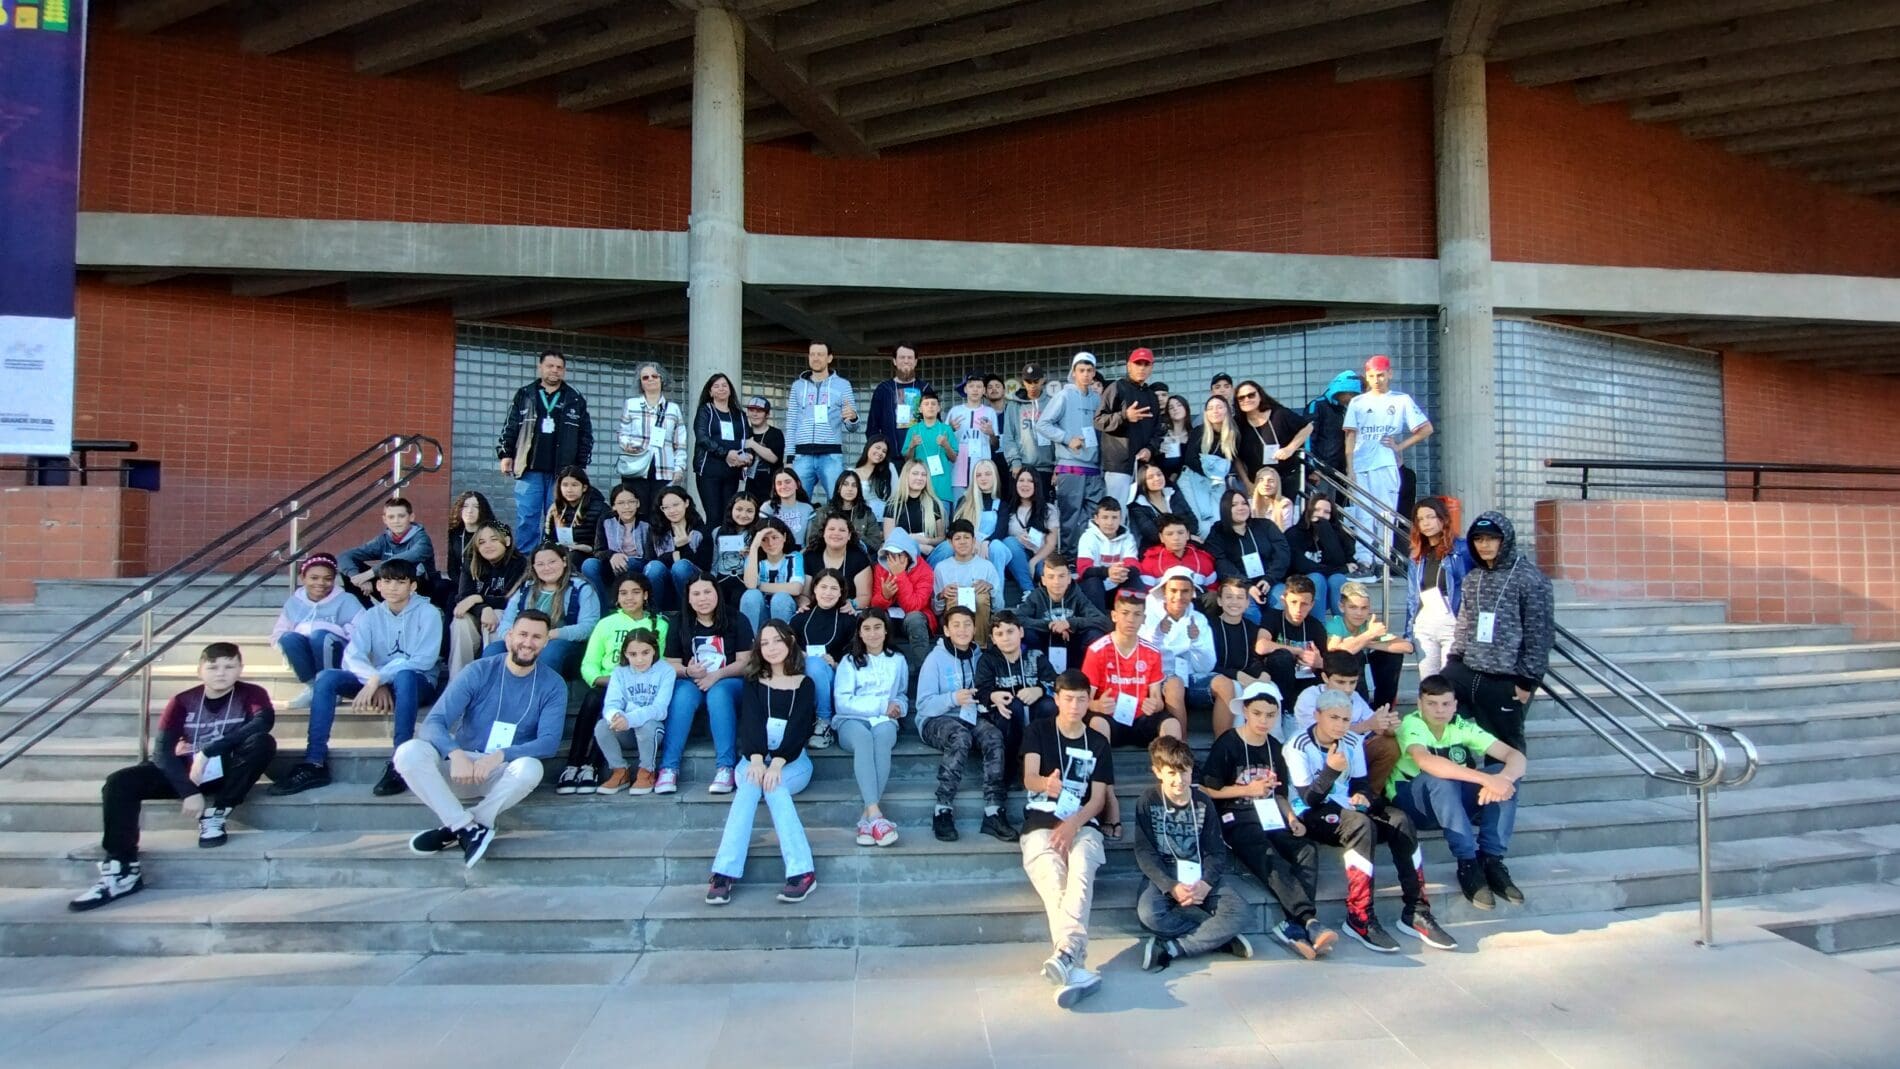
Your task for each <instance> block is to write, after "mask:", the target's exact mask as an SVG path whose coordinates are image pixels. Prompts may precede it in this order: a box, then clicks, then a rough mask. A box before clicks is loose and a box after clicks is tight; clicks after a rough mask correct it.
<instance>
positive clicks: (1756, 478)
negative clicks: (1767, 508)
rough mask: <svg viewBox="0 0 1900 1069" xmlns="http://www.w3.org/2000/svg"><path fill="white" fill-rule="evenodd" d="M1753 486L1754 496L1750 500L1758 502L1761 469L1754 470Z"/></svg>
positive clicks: (1759, 497) (1759, 498)
mask: <svg viewBox="0 0 1900 1069" xmlns="http://www.w3.org/2000/svg"><path fill="white" fill-rule="evenodd" d="M1754 484H1755V496H1754V497H1753V498H1752V500H1755V501H1760V500H1761V469H1760V468H1756V469H1755V472H1754Z"/></svg>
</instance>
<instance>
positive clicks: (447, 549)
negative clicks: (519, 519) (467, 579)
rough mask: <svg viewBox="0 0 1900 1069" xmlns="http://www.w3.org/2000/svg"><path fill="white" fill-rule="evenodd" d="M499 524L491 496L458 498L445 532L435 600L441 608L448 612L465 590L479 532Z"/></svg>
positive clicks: (475, 493)
mask: <svg viewBox="0 0 1900 1069" xmlns="http://www.w3.org/2000/svg"><path fill="white" fill-rule="evenodd" d="M499 522H501V521H499V520H497V519H496V518H495V507H494V506H493V505H491V504H489V503H488V497H487V495H485V494H483V493H481V492H479V491H476V490H464V491H462V492H461V493H459V494H456V495H455V501H454V503H452V504H451V505H449V522H448V526H447V527H445V528H444V529H443V546H442V575H441V577H440V578H441V580H442V581H441V582H440V583H439V584H437V585H436V592H435V596H434V597H433V598H432V600H434V601H435V603H436V605H437V606H438V607H440V608H442V609H443V610H447V609H449V608H451V607H452V606H454V604H455V602H454V598H455V592H456V591H457V590H459V589H461V586H462V576H463V575H465V574H466V573H467V572H468V563H469V561H470V560H472V559H474V554H475V532H477V531H479V530H481V529H482V528H484V527H487V526H489V525H491V524H495V523H499Z"/></svg>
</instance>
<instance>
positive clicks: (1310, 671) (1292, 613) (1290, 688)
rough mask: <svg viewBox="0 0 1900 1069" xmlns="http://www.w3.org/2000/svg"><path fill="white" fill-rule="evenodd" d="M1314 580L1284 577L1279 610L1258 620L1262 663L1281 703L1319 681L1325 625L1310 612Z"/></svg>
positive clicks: (1290, 576) (1270, 612)
mask: <svg viewBox="0 0 1900 1069" xmlns="http://www.w3.org/2000/svg"><path fill="white" fill-rule="evenodd" d="M1313 590H1314V587H1313V580H1312V579H1310V578H1308V577H1307V576H1304V575H1289V576H1287V577H1286V593H1285V595H1284V597H1283V598H1282V599H1281V608H1280V610H1279V611H1278V612H1273V611H1269V612H1268V613H1267V614H1266V618H1265V619H1264V620H1263V621H1262V622H1261V630H1263V631H1265V632H1266V637H1267V642H1266V652H1265V653H1263V654H1262V655H1261V663H1262V664H1263V665H1264V666H1265V667H1266V670H1267V675H1268V676H1269V677H1271V678H1272V679H1273V685H1274V686H1276V687H1278V688H1280V694H1281V695H1282V698H1281V701H1282V703H1283V704H1286V705H1292V704H1293V703H1295V702H1297V701H1299V697H1300V695H1301V694H1302V693H1304V692H1305V691H1306V690H1307V688H1309V687H1312V686H1313V685H1315V684H1317V683H1318V682H1319V668H1320V662H1321V659H1322V658H1323V657H1324V656H1325V652H1326V642H1327V635H1326V625H1325V624H1324V623H1322V622H1321V621H1320V619H1319V618H1318V617H1316V616H1314V615H1313V602H1314V600H1315V598H1314V593H1313Z"/></svg>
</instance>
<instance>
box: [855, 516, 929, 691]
mask: <svg viewBox="0 0 1900 1069" xmlns="http://www.w3.org/2000/svg"><path fill="white" fill-rule="evenodd" d="M934 588H935V578H934V577H933V576H932V575H931V573H930V564H929V562H927V561H925V560H924V559H923V557H922V556H921V554H920V551H919V550H918V548H917V543H916V542H915V541H913V540H912V539H911V537H910V533H909V532H908V531H901V530H899V531H892V532H890V533H889V534H887V535H885V536H884V548H883V549H881V550H879V551H878V554H877V566H876V567H875V568H873V569H871V608H873V609H880V610H882V611H883V612H884V615H886V616H887V617H889V618H890V621H891V637H892V638H893V639H894V640H896V642H897V647H898V649H899V651H900V652H902V653H903V654H904V657H905V659H907V660H909V661H910V671H911V675H912V676H915V675H916V674H917V673H918V672H920V671H922V670H923V667H924V657H925V656H927V655H928V654H929V653H930V636H931V635H932V634H933V633H935V631H936V629H937V616H936V613H935V612H934V611H933V610H932V609H931V603H932V601H933V600H935V589H934Z"/></svg>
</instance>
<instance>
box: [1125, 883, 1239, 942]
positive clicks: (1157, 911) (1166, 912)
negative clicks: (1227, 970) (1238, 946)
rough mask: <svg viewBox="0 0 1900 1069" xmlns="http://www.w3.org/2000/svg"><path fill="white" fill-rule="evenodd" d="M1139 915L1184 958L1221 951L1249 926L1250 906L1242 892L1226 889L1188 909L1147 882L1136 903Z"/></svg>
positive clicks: (1217, 889) (1147, 927) (1215, 890)
mask: <svg viewBox="0 0 1900 1069" xmlns="http://www.w3.org/2000/svg"><path fill="white" fill-rule="evenodd" d="M1135 913H1136V915H1137V916H1139V917H1140V918H1141V926H1142V927H1143V928H1146V929H1148V930H1149V931H1151V932H1153V933H1154V934H1156V935H1158V936H1160V937H1161V938H1163V939H1172V940H1174V942H1175V945H1177V946H1179V947H1180V948H1181V956H1182V957H1192V956H1194V955H1196V954H1206V953H1209V952H1211V951H1215V950H1220V949H1221V948H1223V947H1225V946H1226V945H1227V944H1229V943H1231V942H1233V941H1234V936H1237V935H1239V934H1240V929H1241V928H1243V927H1245V926H1246V923H1247V903H1246V902H1245V901H1244V900H1243V899H1242V898H1241V897H1240V894H1239V893H1238V892H1236V891H1233V890H1231V889H1228V888H1224V887H1216V888H1214V889H1213V890H1211V891H1209V892H1208V893H1207V898H1206V899H1205V900H1203V901H1202V902H1201V904H1200V905H1198V906H1184V905H1181V904H1180V903H1179V902H1176V901H1175V900H1174V899H1173V897H1171V896H1169V895H1167V894H1164V893H1163V892H1161V891H1158V890H1156V889H1155V885H1154V883H1153V882H1151V881H1150V882H1144V883H1143V884H1142V885H1141V895H1140V896H1139V897H1138V898H1136V899H1135Z"/></svg>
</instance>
